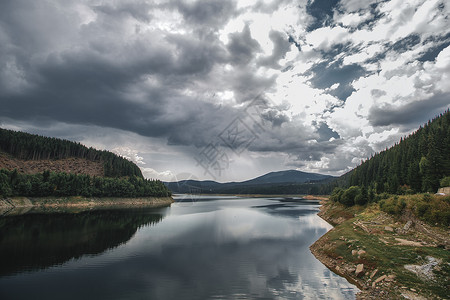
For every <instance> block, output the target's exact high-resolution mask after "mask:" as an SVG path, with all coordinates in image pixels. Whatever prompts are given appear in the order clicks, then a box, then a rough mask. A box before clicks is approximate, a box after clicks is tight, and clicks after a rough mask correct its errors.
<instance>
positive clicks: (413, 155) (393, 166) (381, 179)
mask: <svg viewBox="0 0 450 300" xmlns="http://www.w3.org/2000/svg"><path fill="white" fill-rule="evenodd" d="M449 176H450V112H449V110H447V111H446V112H445V113H443V114H440V115H439V116H437V117H436V118H434V119H432V120H430V121H428V123H426V124H424V126H421V127H420V128H419V129H418V130H417V131H415V132H413V133H412V134H410V135H409V136H407V137H405V138H402V139H401V140H400V142H398V143H396V144H395V145H394V146H392V147H391V148H389V149H385V150H384V151H382V152H380V153H377V154H375V155H373V156H372V157H371V158H369V159H367V160H366V161H364V162H362V163H361V165H359V166H358V167H356V168H355V169H353V170H352V171H350V172H349V173H347V174H345V175H343V176H341V177H340V178H338V179H337V180H336V181H334V182H333V183H332V184H331V185H330V186H331V187H334V188H335V189H334V190H333V193H332V195H331V198H332V199H333V200H336V201H339V202H342V203H344V204H346V205H353V204H364V203H366V202H370V201H374V200H377V199H378V198H379V196H378V198H377V195H381V194H397V195H405V194H415V193H426V192H430V193H436V192H437V190H438V188H439V187H440V186H448V185H449V182H450V178H449Z"/></svg>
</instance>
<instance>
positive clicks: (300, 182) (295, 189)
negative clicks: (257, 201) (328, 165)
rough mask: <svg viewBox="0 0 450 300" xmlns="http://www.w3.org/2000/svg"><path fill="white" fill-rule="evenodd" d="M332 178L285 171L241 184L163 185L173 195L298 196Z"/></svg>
mask: <svg viewBox="0 0 450 300" xmlns="http://www.w3.org/2000/svg"><path fill="white" fill-rule="evenodd" d="M333 178H334V177H333V176H330V175H322V174H316V173H306V172H301V171H296V170H287V171H278V172H270V173H267V174H265V175H262V176H259V177H256V178H254V179H250V180H246V181H242V182H227V183H219V182H216V181H211V180H206V181H198V180H182V181H178V182H166V183H165V184H166V186H167V187H168V188H169V189H170V190H171V191H172V192H174V193H193V194H195V193H219V194H296V193H297V194H298V193H310V192H311V191H312V190H314V189H317V187H318V186H319V185H320V184H321V183H324V182H326V181H329V180H332V179H333Z"/></svg>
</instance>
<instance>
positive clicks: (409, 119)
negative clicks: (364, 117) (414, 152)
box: [369, 93, 450, 126]
mask: <svg viewBox="0 0 450 300" xmlns="http://www.w3.org/2000/svg"><path fill="white" fill-rule="evenodd" d="M449 103H450V94H449V93H446V94H438V95H435V96H433V97H431V98H429V99H425V100H418V101H414V102H409V103H407V104H405V105H403V106H400V107H394V106H393V105H391V104H386V105H384V106H383V107H372V108H371V110H370V112H369V121H370V124H371V125H373V126H390V125H408V124H421V123H424V122H426V121H427V120H429V119H431V118H433V117H434V116H436V115H437V114H439V113H442V112H443V111H444V110H445V109H448V108H449Z"/></svg>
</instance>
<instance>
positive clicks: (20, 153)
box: [0, 128, 143, 178]
mask: <svg viewBox="0 0 450 300" xmlns="http://www.w3.org/2000/svg"><path fill="white" fill-rule="evenodd" d="M0 151H3V152H6V153H8V154H10V155H12V156H14V157H16V158H18V159H23V160H40V159H64V158H69V157H77V158H84V159H88V160H91V161H101V162H102V163H103V168H104V173H105V174H104V176H106V177H123V176H137V177H141V178H143V176H142V173H141V170H140V169H139V167H138V166H136V165H135V164H134V163H132V162H130V161H129V160H127V159H125V158H123V157H120V156H118V155H116V154H114V153H112V152H109V151H105V150H97V149H94V148H92V147H91V148H88V147H86V146H84V145H82V144H80V143H76V142H72V141H68V140H63V139H58V138H51V137H44V136H39V135H35V134H29V133H25V132H19V131H13V130H7V129H3V128H0Z"/></svg>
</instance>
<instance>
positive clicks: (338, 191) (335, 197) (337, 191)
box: [330, 188, 344, 202]
mask: <svg viewBox="0 0 450 300" xmlns="http://www.w3.org/2000/svg"><path fill="white" fill-rule="evenodd" d="M343 193H344V190H343V189H342V188H334V190H333V192H332V193H331V196H330V200H331V201H333V202H341V198H342V194H343Z"/></svg>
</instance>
